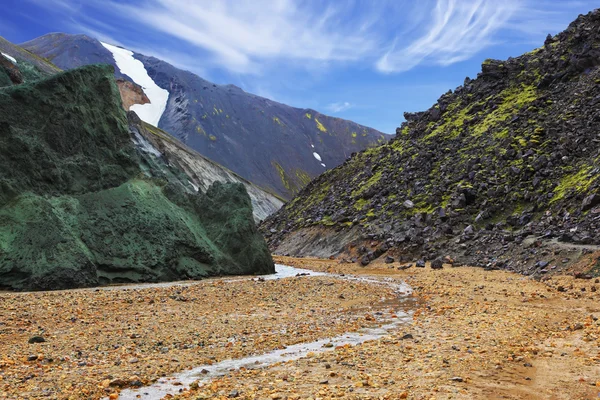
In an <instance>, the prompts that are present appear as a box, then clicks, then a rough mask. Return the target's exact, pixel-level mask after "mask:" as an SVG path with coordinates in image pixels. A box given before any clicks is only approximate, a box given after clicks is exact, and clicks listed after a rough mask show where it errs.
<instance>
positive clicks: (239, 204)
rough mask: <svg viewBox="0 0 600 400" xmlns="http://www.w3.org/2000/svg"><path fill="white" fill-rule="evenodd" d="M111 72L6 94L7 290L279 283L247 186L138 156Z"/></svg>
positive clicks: (65, 77)
mask: <svg viewBox="0 0 600 400" xmlns="http://www.w3.org/2000/svg"><path fill="white" fill-rule="evenodd" d="M127 123H128V121H127V117H126V115H125V112H124V111H123V109H122V108H121V103H120V97H119V92H118V89H117V87H116V85H115V82H114V78H113V69H112V67H110V66H98V65H95V66H87V67H83V68H80V69H76V70H72V71H69V72H65V73H61V74H58V75H55V76H53V77H50V78H48V79H45V80H40V81H36V82H33V83H26V84H22V85H18V86H12V87H7V88H3V89H0V286H2V287H8V288H13V289H27V290H29V289H34V290H35V289H42V290H52V289H65V288H73V287H86V286H94V285H98V284H109V283H117V282H157V281H169V280H181V279H199V278H203V277H206V276H210V275H220V274H256V273H261V274H262V273H272V272H274V265H273V260H272V258H271V255H270V253H269V251H268V249H267V246H266V244H265V242H264V239H263V237H262V236H261V235H260V234H259V233H258V231H257V229H256V226H255V224H254V221H253V217H252V205H251V202H250V197H249V196H248V194H247V192H246V190H245V188H244V186H243V185H241V184H219V183H215V184H214V185H213V186H211V187H210V188H209V189H208V191H207V192H206V193H199V194H196V193H194V191H193V190H191V189H190V188H188V186H189V183H188V182H187V180H186V176H185V174H184V173H183V172H182V171H179V170H175V169H174V168H173V167H171V166H169V165H167V164H166V163H165V162H164V161H163V160H161V158H160V157H156V156H152V155H149V154H146V153H144V152H142V151H140V150H137V149H136V147H135V146H134V144H133V141H132V137H131V134H130V131H129V129H128V126H127Z"/></svg>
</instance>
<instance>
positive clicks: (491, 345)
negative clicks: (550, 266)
mask: <svg viewBox="0 0 600 400" xmlns="http://www.w3.org/2000/svg"><path fill="white" fill-rule="evenodd" d="M277 262H278V263H281V264H285V265H292V266H296V267H301V268H308V269H312V270H315V271H326V272H333V273H344V274H356V275H366V276H371V277H376V278H379V279H383V278H385V279H390V280H398V281H406V282H408V283H409V284H410V285H411V286H412V287H413V289H414V291H415V293H414V294H413V296H414V297H416V298H417V299H419V301H418V302H416V303H408V304H410V307H412V308H413V309H414V308H416V310H414V316H413V322H411V323H408V324H407V325H403V326H400V327H397V328H395V329H393V330H392V331H391V332H390V335H389V336H388V337H387V338H383V339H378V340H373V341H368V342H366V343H363V344H360V345H356V346H342V347H339V348H336V349H334V350H333V351H330V352H323V353H321V352H315V353H311V354H309V355H308V356H307V357H304V358H301V359H299V360H296V361H289V362H284V363H278V364H274V365H272V366H270V367H268V368H264V369H242V370H236V371H231V372H230V373H229V374H228V375H227V376H224V377H220V378H214V379H212V380H211V381H210V382H208V384H203V385H200V387H195V388H193V389H192V390H182V393H181V394H180V395H179V396H181V398H190V399H205V398H223V399H224V398H232V397H237V398H240V399H286V398H287V399H308V398H312V399H318V398H321V399H328V398H348V399H380V398H381V399H402V398H406V399H450V398H452V399H596V398H598V395H599V393H600V353H599V351H600V347H599V345H600V340H599V336H600V320H596V317H600V303H599V302H598V295H597V293H600V292H596V288H597V287H598V288H600V283H598V282H596V281H595V280H593V279H592V280H578V279H574V278H572V277H568V276H560V277H555V278H552V279H548V280H547V281H546V282H543V283H542V282H537V281H533V280H531V279H529V278H526V277H523V276H520V275H516V274H512V273H507V272H501V271H484V270H482V269H475V268H467V267H461V268H451V267H448V266H447V267H446V268H444V269H443V270H438V271H434V270H431V269H430V268H429V267H427V268H425V269H417V268H414V267H413V268H410V269H407V270H399V269H398V268H397V267H398V266H399V264H391V265H388V264H377V263H375V264H373V265H370V266H369V267H368V268H361V267H358V266H357V265H355V264H339V263H338V262H337V261H329V260H316V259H293V258H284V257H279V258H277ZM394 297H395V295H394V293H393V291H392V289H390V288H389V287H387V286H380V285H372V284H368V283H366V282H349V281H345V280H340V279H338V278H334V277H328V276H323V277H310V278H288V279H283V280H273V281H268V280H267V281H258V280H252V279H250V278H243V279H239V280H227V279H214V280H206V281H202V282H194V283H188V282H184V283H182V284H180V285H174V286H170V285H156V286H149V287H124V288H115V289H109V290H105V289H101V290H98V289H91V290H73V291H62V292H40V293H22V294H19V293H1V294H0V306H1V307H0V398H10V399H13V398H14V399H25V398H27V399H30V398H49V399H53V398H60V399H68V398H73V399H93V398H100V397H103V396H107V397H108V396H111V398H113V399H114V398H118V393H119V391H120V390H121V387H126V386H131V385H132V384H133V385H137V384H143V385H147V384H149V383H151V382H152V381H154V380H156V379H158V378H159V377H161V376H170V375H172V374H174V373H176V372H179V371H182V370H186V369H189V368H191V367H195V366H198V365H203V364H211V363H217V362H219V361H221V360H224V359H228V358H241V357H245V356H248V355H250V354H261V353H265V352H267V351H270V350H273V349H278V348H284V347H285V346H289V345H292V344H295V343H301V342H308V341H314V340H317V339H321V338H327V337H331V336H336V335H339V334H341V333H343V332H348V331H355V330H358V329H360V328H363V327H368V326H374V325H376V324H377V318H374V316H375V314H376V312H375V310H376V309H373V308H372V306H373V305H374V304H378V303H379V302H380V301H381V300H382V299H387V300H390V299H392V298H394ZM415 304H416V305H415ZM407 307H408V306H407ZM407 334H410V335H412V337H410V336H406V335H407ZM34 335H41V336H43V337H44V338H45V340H46V342H44V343H38V344H29V343H28V340H29V339H30V338H31V337H32V336H34Z"/></svg>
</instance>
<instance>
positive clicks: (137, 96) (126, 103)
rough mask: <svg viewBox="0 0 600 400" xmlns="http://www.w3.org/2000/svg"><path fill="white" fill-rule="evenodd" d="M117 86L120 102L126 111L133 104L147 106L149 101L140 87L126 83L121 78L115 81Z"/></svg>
mask: <svg viewBox="0 0 600 400" xmlns="http://www.w3.org/2000/svg"><path fill="white" fill-rule="evenodd" d="M117 86H118V87H119V93H121V100H122V102H123V108H124V109H125V110H126V111H127V110H129V108H130V107H131V106H132V105H134V104H148V103H150V99H148V96H146V93H144V89H142V87H141V86H140V85H137V84H135V83H133V82H130V81H127V80H125V79H123V78H118V79H117Z"/></svg>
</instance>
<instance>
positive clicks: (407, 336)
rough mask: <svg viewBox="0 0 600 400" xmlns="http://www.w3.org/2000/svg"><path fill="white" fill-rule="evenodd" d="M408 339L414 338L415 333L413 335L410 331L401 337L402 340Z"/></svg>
mask: <svg viewBox="0 0 600 400" xmlns="http://www.w3.org/2000/svg"><path fill="white" fill-rule="evenodd" d="M408 339H414V337H413V335H411V334H410V333H407V334H405V335H404V336H402V337H401V338H400V340H408Z"/></svg>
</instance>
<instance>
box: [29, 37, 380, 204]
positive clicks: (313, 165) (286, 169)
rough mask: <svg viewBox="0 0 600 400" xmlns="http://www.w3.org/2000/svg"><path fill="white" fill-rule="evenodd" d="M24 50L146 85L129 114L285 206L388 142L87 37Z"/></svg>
mask: <svg viewBox="0 0 600 400" xmlns="http://www.w3.org/2000/svg"><path fill="white" fill-rule="evenodd" d="M22 46H23V47H24V48H25V49H27V50H29V51H31V52H33V53H35V54H37V55H39V56H41V57H44V58H47V59H48V60H50V61H52V62H53V63H54V64H56V65H57V66H58V67H60V68H62V69H65V70H67V69H71V68H75V67H79V66H82V65H88V64H95V63H107V64H112V65H114V66H115V67H116V71H117V73H116V76H117V77H118V78H124V79H126V80H129V81H133V82H135V83H137V84H139V85H141V86H142V87H143V88H144V90H145V91H146V92H148V93H146V94H148V97H149V98H150V100H152V97H153V96H154V101H151V103H150V104H146V105H144V106H140V105H138V104H135V105H134V106H133V107H134V108H132V110H134V111H136V113H138V115H140V117H141V118H142V119H143V120H144V121H146V122H149V123H151V124H153V125H155V126H158V127H159V128H161V129H163V130H165V131H166V132H168V133H169V134H171V135H173V136H174V137H176V138H178V139H179V140H181V141H182V142H183V143H185V144H186V145H187V146H189V147H190V148H192V149H194V150H196V151H197V152H199V153H200V154H202V155H204V156H206V157H208V158H209V159H211V160H213V161H215V162H217V163H219V164H221V165H223V166H225V167H227V168H228V169H230V170H232V171H233V172H235V173H237V174H239V175H240V176H242V177H243V178H245V179H247V180H249V181H250V182H253V183H255V184H257V185H258V186H260V187H264V188H267V189H269V190H271V191H273V192H275V193H277V194H279V195H280V196H283V197H284V198H289V197H291V196H292V195H293V194H295V193H297V192H298V191H299V190H300V189H301V188H302V187H304V186H305V185H306V184H307V183H308V182H309V181H310V180H311V179H312V178H314V177H316V176H318V175H319V174H321V173H322V172H324V171H326V170H328V169H331V168H333V167H335V166H337V165H339V164H341V163H342V162H344V160H346V158H348V157H349V156H350V155H351V154H352V153H354V152H357V151H360V150H363V149H365V148H367V147H369V146H372V145H375V144H377V143H383V142H385V141H386V140H387V139H388V137H387V135H384V134H382V133H381V132H378V131H376V130H374V129H371V128H367V127H365V126H362V125H359V124H356V123H354V122H351V121H346V120H343V119H339V118H333V117H329V116H326V115H323V114H320V113H319V112H317V111H315V110H310V109H299V108H293V107H289V106H286V105H284V104H281V103H278V102H275V101H272V100H269V99H266V98H263V97H259V96H255V95H252V94H249V93H246V92H244V91H243V90H242V89H240V88H238V87H236V86H233V85H216V84H213V83H211V82H209V81H206V80H204V79H202V78H200V77H198V76H197V75H195V74H193V73H191V72H188V71H183V70H180V69H178V68H175V67H173V66H172V65H170V64H168V63H166V62H164V61H161V60H159V59H156V58H154V57H147V56H144V55H141V54H138V53H134V52H130V51H128V50H125V49H122V48H120V47H116V46H111V45H109V44H105V43H101V42H99V41H97V40H96V39H93V38H90V37H87V36H85V35H67V34H63V33H53V34H48V35H45V36H42V37H40V38H37V39H34V40H32V41H29V42H27V43H24V44H22ZM116 60H118V61H116ZM138 61H139V62H141V63H142V65H140V64H139V63H138ZM140 68H141V69H140ZM136 107H138V108H144V109H145V110H147V115H143V114H142V113H141V112H140V111H139V109H137V108H136Z"/></svg>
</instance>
